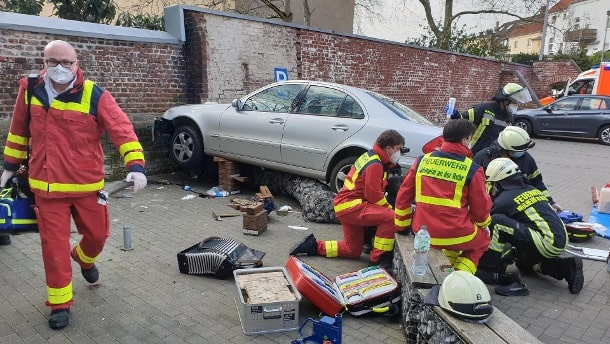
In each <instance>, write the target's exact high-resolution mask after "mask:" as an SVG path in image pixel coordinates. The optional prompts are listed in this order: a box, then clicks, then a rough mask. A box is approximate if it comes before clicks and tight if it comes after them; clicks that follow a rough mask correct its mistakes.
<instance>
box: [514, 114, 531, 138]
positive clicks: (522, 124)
mask: <svg viewBox="0 0 610 344" xmlns="http://www.w3.org/2000/svg"><path fill="white" fill-rule="evenodd" d="M515 126H516V127H519V128H521V129H523V130H525V131H526V132H527V134H528V135H529V136H532V134H533V128H532V122H530V121H528V120H527V119H524V118H520V119H518V120H516V121H515Z"/></svg>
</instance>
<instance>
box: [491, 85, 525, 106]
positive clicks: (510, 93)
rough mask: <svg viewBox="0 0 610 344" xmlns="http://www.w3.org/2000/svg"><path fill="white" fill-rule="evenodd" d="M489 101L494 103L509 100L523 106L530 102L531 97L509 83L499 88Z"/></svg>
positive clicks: (521, 88)
mask: <svg viewBox="0 0 610 344" xmlns="http://www.w3.org/2000/svg"><path fill="white" fill-rule="evenodd" d="M491 99H493V100H496V101H502V100H510V101H512V102H514V103H517V104H525V103H527V102H531V101H532V95H531V94H530V92H529V91H528V90H527V89H526V88H524V87H522V86H521V85H519V84H515V83H514V82H509V83H508V84H506V85H504V87H502V88H499V89H498V91H497V92H496V94H494V96H493V97H492V98H491Z"/></svg>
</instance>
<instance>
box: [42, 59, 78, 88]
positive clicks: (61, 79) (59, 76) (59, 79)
mask: <svg viewBox="0 0 610 344" xmlns="http://www.w3.org/2000/svg"><path fill="white" fill-rule="evenodd" d="M47 75H48V76H49V78H51V80H53V82H56V83H58V84H60V85H64V84H67V83H69V82H70V81H72V79H74V74H72V71H71V70H69V69H68V68H66V67H64V66H62V65H61V64H58V65H57V66H55V67H47Z"/></svg>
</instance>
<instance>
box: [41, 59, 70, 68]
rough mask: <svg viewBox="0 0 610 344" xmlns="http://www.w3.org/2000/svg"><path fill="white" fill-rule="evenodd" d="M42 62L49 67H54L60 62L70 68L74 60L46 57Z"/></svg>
mask: <svg viewBox="0 0 610 344" xmlns="http://www.w3.org/2000/svg"><path fill="white" fill-rule="evenodd" d="M44 62H45V63H46V64H47V66H49V67H55V66H57V65H58V64H61V65H62V66H63V67H65V68H71V67H72V65H73V64H75V63H76V61H68V60H61V61H57V60H56V59H46V60H45V61H44Z"/></svg>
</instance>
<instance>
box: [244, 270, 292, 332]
mask: <svg viewBox="0 0 610 344" xmlns="http://www.w3.org/2000/svg"><path fill="white" fill-rule="evenodd" d="M233 275H234V277H235V285H236V287H237V294H238V297H236V298H235V306H236V307H237V314H238V315H239V320H240V322H241V327H242V330H243V332H244V334H246V335H252V334H260V333H270V332H283V331H294V330H297V329H298V328H299V301H301V294H300V293H299V291H298V290H297V288H296V287H295V286H294V283H293V282H292V280H291V279H290V276H289V275H288V274H287V273H286V269H285V268H283V267H268V268H257V269H247V270H235V271H234V272H233Z"/></svg>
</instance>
